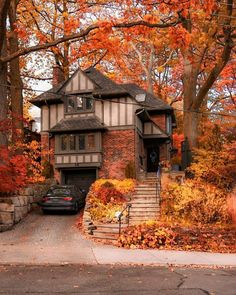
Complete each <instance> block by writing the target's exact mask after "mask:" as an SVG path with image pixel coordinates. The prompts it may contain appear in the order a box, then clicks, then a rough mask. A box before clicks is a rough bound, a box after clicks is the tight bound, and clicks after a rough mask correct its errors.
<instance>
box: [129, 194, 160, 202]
mask: <svg viewBox="0 0 236 295" xmlns="http://www.w3.org/2000/svg"><path fill="white" fill-rule="evenodd" d="M156 199H157V200H158V199H160V197H159V195H156V194H155V195H133V196H132V198H131V200H130V202H131V203H132V201H135V200H139V201H140V200H144V201H147V200H150V202H151V203H152V202H153V203H154V200H156Z"/></svg>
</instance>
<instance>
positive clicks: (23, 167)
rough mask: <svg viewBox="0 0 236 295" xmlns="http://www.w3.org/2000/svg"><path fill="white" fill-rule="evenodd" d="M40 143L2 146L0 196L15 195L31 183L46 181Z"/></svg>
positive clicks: (0, 151)
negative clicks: (43, 174)
mask: <svg viewBox="0 0 236 295" xmlns="http://www.w3.org/2000/svg"><path fill="white" fill-rule="evenodd" d="M40 157H41V150H40V143H38V142H37V141H32V142H30V143H27V144H25V143H18V144H15V145H14V146H13V145H10V146H9V147H6V146H0V179H1V181H0V194H2V195H4V194H5V193H13V192H16V191H17V190H19V189H20V188H22V187H25V186H27V184H29V183H34V182H41V181H44V177H43V176H42V169H43V167H42V165H41V163H40Z"/></svg>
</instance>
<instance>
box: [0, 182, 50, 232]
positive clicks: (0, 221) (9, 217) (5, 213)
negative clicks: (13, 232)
mask: <svg viewBox="0 0 236 295" xmlns="http://www.w3.org/2000/svg"><path fill="white" fill-rule="evenodd" d="M53 184H55V181H54V180H49V181H47V182H45V183H43V184H34V185H31V186H30V187H27V188H25V189H22V190H20V191H19V193H18V194H17V195H13V196H2V197H0V232H2V231H6V230H9V229H12V227H13V226H14V224H16V223H18V222H19V221H21V220H22V219H23V218H24V217H26V216H27V214H28V212H30V211H31V210H32V208H33V206H35V205H36V204H37V203H38V202H40V201H41V199H42V197H43V195H44V194H45V193H46V191H47V190H48V188H49V187H50V186H51V185H53Z"/></svg>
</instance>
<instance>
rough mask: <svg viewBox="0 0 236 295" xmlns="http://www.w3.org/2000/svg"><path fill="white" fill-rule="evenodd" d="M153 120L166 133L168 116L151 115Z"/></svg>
mask: <svg viewBox="0 0 236 295" xmlns="http://www.w3.org/2000/svg"><path fill="white" fill-rule="evenodd" d="M151 119H152V120H153V122H155V123H156V124H157V125H158V126H159V127H160V128H161V129H162V130H163V131H166V115H165V114H160V115H151Z"/></svg>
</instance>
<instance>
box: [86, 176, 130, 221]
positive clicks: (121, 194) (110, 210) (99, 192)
mask: <svg viewBox="0 0 236 295" xmlns="http://www.w3.org/2000/svg"><path fill="white" fill-rule="evenodd" d="M134 185H135V181H134V180H133V179H124V180H117V179H98V180H97V181H95V182H94V184H92V186H91V188H90V191H89V193H88V198H87V200H88V202H89V204H90V206H89V212H90V214H91V217H92V219H93V220H94V221H99V222H113V221H116V218H115V214H116V212H117V211H121V210H122V207H123V204H124V203H125V202H126V201H127V199H128V196H129V194H131V193H132V192H133V190H134Z"/></svg>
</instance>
